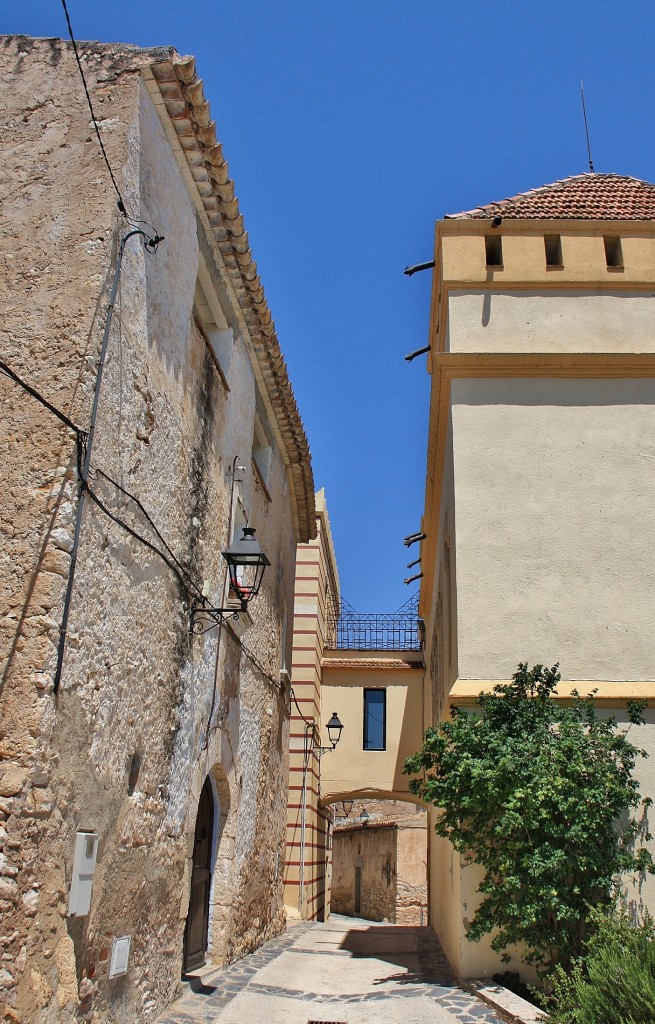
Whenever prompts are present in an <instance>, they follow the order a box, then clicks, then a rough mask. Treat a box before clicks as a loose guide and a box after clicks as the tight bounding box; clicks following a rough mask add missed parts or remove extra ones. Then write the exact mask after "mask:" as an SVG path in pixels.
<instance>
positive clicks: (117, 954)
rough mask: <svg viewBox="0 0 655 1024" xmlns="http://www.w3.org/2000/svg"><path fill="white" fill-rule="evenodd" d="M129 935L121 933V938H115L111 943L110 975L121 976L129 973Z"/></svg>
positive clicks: (113, 976) (111, 976)
mask: <svg viewBox="0 0 655 1024" xmlns="http://www.w3.org/2000/svg"><path fill="white" fill-rule="evenodd" d="M131 941H132V940H131V937H130V936H129V935H121V937H120V939H114V941H113V942H112V944H111V961H110V963H109V977H110V978H120V977H122V975H123V974H127V965H128V962H129V959H130V943H131Z"/></svg>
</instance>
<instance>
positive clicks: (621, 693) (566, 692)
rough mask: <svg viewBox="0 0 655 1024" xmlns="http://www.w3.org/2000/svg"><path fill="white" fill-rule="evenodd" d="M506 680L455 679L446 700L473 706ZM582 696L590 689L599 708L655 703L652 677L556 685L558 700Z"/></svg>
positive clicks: (590, 680) (569, 681) (570, 681)
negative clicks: (640, 701)
mask: <svg viewBox="0 0 655 1024" xmlns="http://www.w3.org/2000/svg"><path fill="white" fill-rule="evenodd" d="M509 682H510V680H509V679H457V680H456V681H455V683H454V685H453V687H452V689H451V691H450V695H449V703H450V704H452V705H456V706H457V707H470V706H472V705H474V704H475V703H476V701H477V699H478V697H479V695H480V694H481V693H492V692H493V689H494V687H495V686H498V685H500V684H507V683H509ZM574 690H577V692H578V693H579V694H580V696H582V697H588V696H590V695H591V694H592V693H593V691H596V692H595V693H594V700H595V702H596V703H597V704H598V705H599V706H602V707H621V706H623V705H624V704H625V702H626V701H628V700H645V701H647V702H648V705H649V706H655V679H646V680H633V679H626V680H625V681H620V682H618V681H616V680H611V681H610V680H603V679H601V680H593V679H562V680H561V681H560V682H559V683H558V684H557V691H556V695H557V699H558V700H560V701H570V700H572V698H573V691H574Z"/></svg>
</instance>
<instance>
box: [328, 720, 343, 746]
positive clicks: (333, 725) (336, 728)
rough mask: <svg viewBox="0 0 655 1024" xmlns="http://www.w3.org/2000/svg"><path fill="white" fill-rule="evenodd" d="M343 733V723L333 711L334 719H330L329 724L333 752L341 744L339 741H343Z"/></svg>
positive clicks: (329, 736)
mask: <svg viewBox="0 0 655 1024" xmlns="http://www.w3.org/2000/svg"><path fill="white" fill-rule="evenodd" d="M342 732H343V725H342V724H341V721H340V719H339V716H338V714H337V713H336V711H333V712H332V718H331V719H330V721H329V722H328V724H327V733H328V738H329V740H330V743H331V744H332V749H333V750H334V748H335V747H336V745H337V743H338V742H339V740H340V739H341V733H342Z"/></svg>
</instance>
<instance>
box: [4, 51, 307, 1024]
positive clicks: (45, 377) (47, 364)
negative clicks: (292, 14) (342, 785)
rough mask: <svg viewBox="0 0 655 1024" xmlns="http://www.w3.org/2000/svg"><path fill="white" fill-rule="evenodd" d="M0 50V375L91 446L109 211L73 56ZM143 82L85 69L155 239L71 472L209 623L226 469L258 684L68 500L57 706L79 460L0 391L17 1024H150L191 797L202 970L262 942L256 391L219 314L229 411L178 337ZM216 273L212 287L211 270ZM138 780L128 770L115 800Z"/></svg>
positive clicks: (91, 65)
mask: <svg viewBox="0 0 655 1024" xmlns="http://www.w3.org/2000/svg"><path fill="white" fill-rule="evenodd" d="M3 46H4V49H3V57H2V60H3V64H2V74H3V77H2V93H3V108H4V109H5V110H6V111H7V112H8V115H7V120H8V137H9V139H10V143H11V145H10V146H9V148H8V149H6V150H5V154H8V159H7V166H8V168H9V176H8V177H9V179H10V183H11V188H10V189H9V190H8V194H7V196H6V197H5V198H6V199H9V198H11V205H8V204H7V203H5V204H4V206H3V211H4V212H3V214H0V237H1V238H2V253H3V258H4V260H5V267H4V270H5V271H6V274H5V277H4V282H3V285H0V287H3V295H2V299H3V305H4V308H5V310H6V311H7V316H6V318H5V325H4V328H3V336H2V347H1V355H0V358H2V359H4V360H5V361H6V362H8V363H10V364H11V366H12V367H13V368H14V369H15V370H16V371H17V372H18V373H19V374H20V375H21V376H23V377H24V378H25V379H26V380H28V381H29V382H30V383H31V384H33V385H34V386H36V387H37V388H38V389H39V390H40V391H42V392H43V393H44V394H45V395H46V396H47V397H48V398H49V399H50V400H51V401H53V402H54V403H55V404H56V405H57V406H59V407H60V408H62V409H64V410H65V411H66V412H67V413H68V414H69V415H70V416H71V417H72V418H73V419H74V420H75V421H76V422H78V423H80V425H82V426H83V427H85V426H86V425H87V424H88V420H89V411H90V403H91V398H92V391H93V387H94V381H95V364H96V360H97V356H98V351H99V343H100V337H101V333H102V327H103V323H104V315H105V308H106V301H107V287H108V281H109V279H110V278H111V274H112V261H113V260H114V258H115V251H116V238H117V234H118V232H117V226H118V225H117V220H116V214H115V204H114V197H113V195H112V193H111V190H110V187H109V185H108V183H107V178H106V173H105V170H104V166H103V165H102V163H101V160H100V157H99V156H98V154H97V149H96V144H95V142H94V139H93V137H92V135H91V133H90V131H89V128H88V112H87V110H86V108H85V106H84V102H83V95H82V94H81V86H80V83H79V78H78V77H77V74H76V71H75V67H74V63H73V58H72V55H71V53H70V51H69V49H68V47H67V46H65V45H63V44H61V43H60V42H59V41H56V40H54V41H52V40H42V41H37V42H34V41H29V40H20V39H19V40H15V39H14V40H8V41H3ZM153 57H154V55H153V54H146V55H145V56H144V55H143V52H142V51H141V52H139V51H127V52H124V51H123V50H121V51H120V52H119V51H118V50H115V49H112V48H107V47H97V48H95V49H94V48H93V47H91V46H85V47H84V61H85V66H86V70H87V73H88V76H89V80H90V83H91V88H92V91H93V93H94V99H95V101H96V103H97V106H98V111H99V116H100V117H101V118H102V119H103V130H104V131H105V132H106V143H107V148H108V152H109V156H110V160H112V165H113V167H114V170H115V173H117V176H118V180H119V182H120V184H121V188H122V190H123V191H124V196H125V199H126V203H127V205H128V207H129V209H130V211H132V212H133V213H134V215H135V216H138V217H141V218H144V219H146V220H148V221H149V222H151V223H153V224H155V225H156V229H157V231H159V233H160V234H162V235H164V236H165V237H166V241H165V243H163V244H162V245H161V246H160V248H159V251H158V252H157V254H156V255H153V256H150V255H146V254H144V252H143V249H142V247H141V246H140V244H139V242H138V241H137V240H136V239H134V240H131V241H130V242H128V243H127V248H126V256H125V261H124V271H123V276H122V279H121V289H120V293H119V298H118V302H117V311H116V316H115V320H114V327H113V330H112V334H111V338H110V345H109V350H108V359H107V366H106V371H105V378H104V381H103V385H102V397H101V402H100V407H99V415H98V423H97V434H96V444H95V448H94V453H93V462H92V465H94V466H95V467H96V469H100V468H101V469H102V470H103V471H104V472H106V473H107V474H109V476H111V477H112V478H113V479H114V480H115V481H117V482H118V483H119V484H120V485H121V486H122V487H123V488H124V489H125V490H126V491H128V492H130V493H131V494H133V495H136V496H137V497H138V499H139V501H140V502H141V503H142V505H143V506H144V508H145V509H147V511H148V513H149V516H150V517H151V519H152V521H153V522H154V523H155V524H156V525H157V526H158V528H159V530H160V532H161V534H162V536H163V537H164V538H165V540H166V543H167V544H168V545H169V547H170V549H171V551H172V552H173V553H174V554H175V557H176V558H177V559H178V560H179V562H180V564H181V565H182V567H183V569H184V571H185V572H186V573H187V574H188V575H189V577H191V578H192V579H193V580H194V581H196V582H197V584H198V586H199V587H202V586H203V583H204V581H205V580H207V581H208V586H209V593H210V597H211V598H215V599H216V602H217V603H220V599H221V597H222V573H223V569H222V560H221V557H220V551H221V549H222V548H224V547H225V546H226V543H228V542H229V537H228V516H229V506H230V486H231V479H230V476H229V473H228V470H229V469H230V467H231V465H232V460H233V457H234V456H235V455H239V456H240V457H241V461H242V463H243V464H244V465H245V467H246V471H245V473H244V474H243V482H242V483H241V484H239V485H237V488H236V500H237V501H238V502H240V503H241V504H242V505H243V507H245V508H247V510H248V512H249V516H250V521H251V523H252V524H253V525H255V526H256V527H257V531H258V539H259V540H260V543H261V545H262V548H263V549H264V550H265V551H266V552H267V554H268V555H269V557H270V559H271V562H272V568H271V569H269V570H268V578H265V582H264V586H263V588H262V593H261V594H260V596H259V597H258V598H257V599H256V607H255V605H253V617H254V618H256V626H255V627H253V628H252V629H251V630H249V631H248V632H247V633H246V634H245V636H244V643H245V644H247V646H248V648H249V650H250V651H251V652H252V654H253V655H254V657H255V658H256V659H257V663H258V664H259V665H261V666H262V668H263V669H264V671H265V672H266V673H267V674H268V675H270V676H271V679H272V682H271V681H268V680H267V679H266V678H265V677H264V676H263V674H262V672H261V671H260V670H259V669H258V667H257V665H256V664H255V663H254V662H253V661H251V660H249V659H248V657H247V656H246V654H244V652H243V650H241V649H240V648H239V646H238V645H237V642H236V640H235V639H234V637H233V636H232V635H231V633H229V632H226V631H222V632H221V633H219V634H217V633H216V631H214V632H211V633H208V634H206V635H205V636H204V637H192V636H191V635H190V634H189V615H190V597H189V595H188V594H187V593H185V591H184V589H183V588H182V586H181V585H180V582H179V579H178V578H176V575H175V574H174V573H173V572H171V570H170V568H169V567H167V566H166V565H165V564H164V562H163V561H162V560H161V559H160V558H159V557H158V556H157V555H156V554H154V553H153V552H152V551H150V550H148V549H147V548H145V547H144V546H143V545H142V544H140V543H139V542H138V541H136V540H135V539H134V538H133V537H131V536H130V535H129V534H128V533H127V532H126V531H125V530H124V529H123V528H121V527H120V526H119V525H117V524H115V523H112V521H111V520H110V519H109V518H108V516H107V515H106V514H105V513H104V512H102V511H101V510H100V509H99V508H98V507H96V506H95V505H94V504H93V503H92V502H91V501H87V504H86V509H85V515H84V525H83V529H82V535H81V544H80V550H79V559H78V569H77V574H76V578H75V588H74V592H73V602H72V607H71V617H70V620H69V626H68V639H67V646H66V657H65V661H64V673H63V677H62V686H61V690H60V693H59V695H58V697H57V698H56V699H55V697H54V695H53V692H52V682H53V669H54V663H55V657H56V644H57V641H58V630H59V624H60V621H61V612H62V600H63V591H64V588H65V582H66V577H67V574H68V569H69V563H70V559H69V554H68V552H69V551H70V547H71V537H72V530H73V524H74V518H75V512H76V507H77V484H76V481H75V449H74V444H73V442H72V440H71V437H70V435H69V434H68V433H67V431H66V430H64V429H63V428H60V427H59V426H58V425H56V421H53V420H52V418H51V417H50V415H49V414H48V413H47V412H46V411H45V410H44V409H43V408H42V407H41V406H39V405H38V404H36V403H32V402H31V400H30V399H28V398H27V396H26V395H25V393H24V392H22V391H20V390H19V389H18V388H17V387H16V386H15V385H14V384H13V383H11V382H8V381H7V380H6V378H5V377H4V376H0V388H1V389H2V401H3V410H4V411H5V417H6V421H7V423H8V425H9V430H8V431H7V432H5V434H4V436H3V439H2V442H1V443H2V445H3V452H2V456H3V462H4V464H5V466H6V472H7V486H6V487H5V488H3V493H2V497H1V498H0V501H1V502H2V504H1V506H0V515H1V517H2V528H3V538H2V541H3V543H2V558H3V568H4V569H5V571H4V572H3V574H2V584H1V585H2V588H3V590H2V595H1V596H2V607H3V612H4V614H3V618H2V621H1V623H0V628H1V629H2V644H3V690H2V696H1V698H0V699H1V700H2V706H1V708H0V710H1V714H2V739H1V743H2V747H1V751H2V757H3V762H4V763H3V765H2V766H1V767H0V798H1V799H0V816H1V817H2V819H3V827H2V830H1V831H0V841H2V842H3V843H4V851H3V853H4V858H3V859H2V860H1V861H0V870H1V871H2V879H0V901H1V902H0V911H1V912H2V917H3V922H2V923H3V935H4V938H5V949H6V953H5V956H6V957H7V958H8V959H7V960H6V961H5V967H4V973H2V974H1V975H0V983H2V984H3V986H4V988H5V992H6V995H7V1003H8V1006H9V1010H8V1011H7V1012H8V1013H9V1014H10V1019H13V1020H16V1021H25V1022H27V1021H30V1022H34V1024H46V1022H48V1024H49V1022H51V1021H52V1022H58V1021H65V1020H72V1019H73V1018H74V1017H75V1015H76V1013H77V1012H81V1013H83V1014H86V1015H87V1017H88V1019H93V1020H95V1021H100V1020H108V1021H109V1020H124V1019H126V1015H127V1019H139V1020H143V1021H146V1020H149V1019H152V1018H153V1017H154V1016H155V1015H156V1013H157V1012H158V1011H159V1010H160V1009H161V1008H162V1007H163V1006H164V1005H165V1004H166V1003H167V1002H168V1001H169V1000H170V998H171V997H172V996H173V994H174V992H175V989H176V987H177V984H178V979H179V974H180V968H181V957H182V937H183V930H184V921H185V918H186V913H187V907H188V894H189V870H190V856H191V853H192V850H193V831H194V826H195V816H196V809H197V802H198V798H199V795H200V791H201V789H202V785H203V782H204V779H205V778H206V776H207V775H208V774H209V775H211V777H212V778H213V780H214V784H215V792H216V797H217V802H218V804H219V812H220V813H219V815H218V830H217V836H216V849H215V870H214V876H213V888H212V898H211V901H212V908H211V934H210V952H211V955H212V956H213V958H214V959H216V960H217V961H218V962H220V961H221V960H224V959H231V958H234V957H236V956H239V955H241V954H242V953H244V952H246V951H247V950H249V949H252V948H253V947H254V946H256V945H257V944H258V943H259V942H261V941H262V940H263V939H264V938H265V937H267V936H268V935H271V934H274V933H275V932H277V931H279V930H280V929H281V928H282V927H283V925H284V910H283V903H282V863H283V849H284V847H283V843H284V818H285V807H286V789H287V776H286V759H287V754H286V752H287V750H288V725H287V709H286V697H285V695H284V694H282V693H280V691H279V688H278V686H277V685H276V681H277V679H278V678H279V669H280V666H281V664H282V662H283V647H284V646H285V645H286V643H287V638H286V637H285V636H284V635H283V617H284V607H285V605H286V606H288V607H290V606H291V601H292V593H293V568H294V558H295V543H294V539H293V533H292V529H291V519H290V504H289V496H288V488H287V481H286V476H285V472H284V467H283V464H282V459H281V457H280V454H279V452H277V451H274V454H273V460H272V465H271V473H270V478H269V481H268V486H267V492H268V493H267V492H266V491H265V490H264V488H262V487H261V485H260V484H259V483H258V482H257V481H256V479H255V476H254V474H253V472H252V470H251V464H250V452H251V447H252V436H253V413H254V408H255V381H254V375H253V371H252V367H251V364H250V360H249V357H248V354H247V352H246V349H245V344H244V341H243V339H242V338H240V337H239V336H238V324H237V316H236V313H235V312H234V310H232V309H227V310H225V314H226V318H227V320H228V322H229V323H230V325H231V326H232V327H233V328H234V336H235V345H234V353H233V358H232V361H231V365H230V377H229V382H228V383H229V391H227V390H226V388H225V387H224V385H223V383H222V381H221V379H220V376H219V374H218V373H217V371H216V368H215V366H214V364H213V362H212V360H211V358H210V356H209V354H208V350H207V347H206V345H205V342H204V340H203V338H202V336H201V334H200V332H199V331H198V329H197V328H196V327H195V325H194V324H193V322H192V318H191V312H192V304H193V295H194V288H195V281H196V275H197V272H198V260H199V240H198V227H197V223H196V217H195V212H194V209H193V206H192V203H191V201H190V198H189V195H188V193H187V191H186V186H185V185H184V183H183V181H182V178H181V175H180V172H179V169H178V166H177V164H176V162H175V160H174V158H173V154H172V153H171V151H170V148H169V147H168V144H167V142H166V139H165V136H164V132H163V129H162V126H161V123H160V121H159V118H158V115H157V113H156V111H155V109H154V107H153V105H152V102H151V100H150V99H149V97H148V96H147V94H146V92H145V90H144V88H143V87H142V85H141V83H140V78H139V72H138V66H139V62H141V63H143V62H144V61H145V60H149V59H153ZM105 122H106V123H105ZM37 226H38V233H39V244H38V246H35V241H34V240H35V236H36V231H37ZM203 246H204V247H205V248H207V247H208V243H207V242H206V240H203ZM209 248H210V250H211V246H209ZM210 254H211V253H210ZM210 271H211V272H212V273H213V274H214V275H215V276H216V278H217V277H218V272H217V269H216V266H214V267H213V268H212V267H210ZM217 290H219V285H218V281H217ZM222 294H223V296H224V294H225V293H224V291H223V293H222ZM90 483H91V487H92V488H93V489H94V491H96V492H97V494H98V496H99V497H100V498H101V500H102V501H103V502H104V503H105V505H106V507H107V509H108V510H109V511H110V512H111V513H112V514H113V515H115V516H117V517H119V518H120V519H122V520H124V521H125V522H126V523H128V524H129V526H130V527H131V528H132V529H134V530H135V531H137V532H138V533H139V534H141V535H142V536H144V537H145V538H146V539H147V540H148V541H150V542H151V543H154V544H156V545H157V546H159V547H161V542H160V540H159V539H158V538H157V537H156V535H155V533H154V531H153V528H152V526H151V524H150V523H149V522H148V521H147V519H146V518H145V516H144V515H143V513H142V512H141V511H140V510H139V508H138V507H137V506H136V504H135V503H134V501H132V500H131V499H130V498H128V497H126V495H125V494H124V493H123V492H121V491H120V489H119V488H117V487H116V486H114V484H111V483H110V482H108V481H107V480H106V479H105V478H103V477H101V476H100V475H99V474H98V473H97V472H93V473H92V475H91V480H90ZM210 716H211V718H210ZM133 754H138V755H139V756H140V758H141V769H140V772H139V775H138V779H137V782H136V786H135V788H134V792H133V793H132V794H131V795H130V794H128V768H129V763H130V760H131V757H132V755H133ZM87 829H88V830H94V831H97V832H99V833H100V836H101V842H100V849H99V858H98V867H97V871H96V875H95V879H94V895H93V902H92V907H91V912H90V914H89V915H88V917H86V918H84V919H78V920H72V919H70V918H68V919H67V917H66V908H67V896H68V887H69V883H70V873H71V865H72V855H73V844H74V835H75V832H76V830H87ZM125 934H129V935H131V936H132V953H131V960H130V967H129V971H128V974H127V976H126V977H125V978H122V979H118V980H116V981H113V982H108V978H107V971H108V955H109V952H110V948H111V941H112V939H113V937H114V936H117V935H125ZM11 1015H13V1016H11Z"/></svg>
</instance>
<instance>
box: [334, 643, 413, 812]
mask: <svg viewBox="0 0 655 1024" xmlns="http://www.w3.org/2000/svg"><path fill="white" fill-rule="evenodd" d="M335 654H338V658H337V657H333V655H335ZM375 654H377V655H378V662H379V665H378V666H376V664H375V660H376V659H375ZM386 655H389V658H387V657H386ZM403 657H404V658H406V659H407V660H406V661H403ZM394 658H396V661H395V662H394V660H393V659H394ZM340 661H341V662H342V665H344V666H347V667H341V666H340ZM330 662H331V665H330V667H329V668H328V665H327V664H324V666H323V701H322V707H323V711H322V716H323V735H325V734H326V729H325V726H326V724H327V721H328V719H329V718H330V716H331V715H332V712H333V711H335V710H336V711H338V713H339V718H340V719H341V721H342V722H343V725H344V729H343V733H342V734H341V739H340V740H339V745H338V746H337V748H336V749H335V750H334V751H333V752H332V753H330V754H329V755H328V756H326V757H324V758H323V761H322V764H321V792H322V795H323V799H324V800H325V801H330V802H331V801H334V800H340V799H345V798H347V797H350V798H360V797H362V796H363V794H365V793H370V794H372V795H375V794H376V793H380V794H388V795H389V796H392V795H393V796H394V797H396V798H397V799H399V800H404V799H409V800H411V799H412V796H411V794H410V793H409V790H408V778H407V776H406V775H403V765H404V763H405V758H407V757H409V755H410V754H413V753H415V752H416V750H418V748H419V746H420V744H421V738H422V735H423V732H422V704H423V668H422V662H421V652H420V651H407V652H402V653H399V652H396V651H391V652H387V651H382V652H372V651H364V652H361V651H345V650H339V651H338V652H336V651H333V652H330ZM358 662H359V663H360V664H361V667H359V665H358ZM385 663H386V667H385ZM365 687H375V688H384V689H386V749H385V750H364V688H365Z"/></svg>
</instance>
